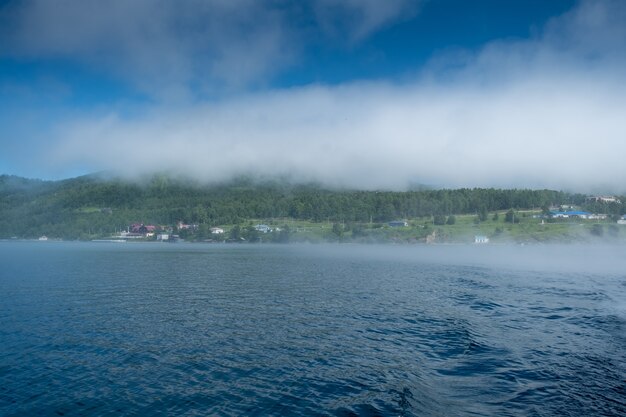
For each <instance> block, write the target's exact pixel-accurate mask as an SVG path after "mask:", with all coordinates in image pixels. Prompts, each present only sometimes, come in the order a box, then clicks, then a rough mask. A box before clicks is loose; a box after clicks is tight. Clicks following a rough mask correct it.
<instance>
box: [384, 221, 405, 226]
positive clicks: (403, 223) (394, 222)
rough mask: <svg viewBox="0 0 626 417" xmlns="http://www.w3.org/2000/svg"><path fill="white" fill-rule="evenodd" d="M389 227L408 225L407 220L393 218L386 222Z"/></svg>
mask: <svg viewBox="0 0 626 417" xmlns="http://www.w3.org/2000/svg"><path fill="white" fill-rule="evenodd" d="M388 224H389V226H390V227H408V226H409V222H407V221H405V220H394V221H391V222H389V223H388Z"/></svg>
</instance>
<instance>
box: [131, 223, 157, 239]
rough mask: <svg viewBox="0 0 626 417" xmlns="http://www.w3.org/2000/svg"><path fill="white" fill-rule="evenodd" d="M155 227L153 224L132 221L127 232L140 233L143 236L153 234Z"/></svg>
mask: <svg viewBox="0 0 626 417" xmlns="http://www.w3.org/2000/svg"><path fill="white" fill-rule="evenodd" d="M156 229H157V227H156V226H153V225H145V224H143V223H134V224H131V225H130V227H129V234H132V235H142V236H143V237H150V236H154V232H156Z"/></svg>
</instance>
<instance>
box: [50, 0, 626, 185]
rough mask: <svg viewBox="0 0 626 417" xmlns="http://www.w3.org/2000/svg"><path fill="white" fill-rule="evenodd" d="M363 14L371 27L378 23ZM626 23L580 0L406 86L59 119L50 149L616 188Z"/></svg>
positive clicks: (129, 171)
mask: <svg viewBox="0 0 626 417" xmlns="http://www.w3.org/2000/svg"><path fill="white" fill-rule="evenodd" d="M401 3H402V2H399V3H398V4H401ZM368 10H369V9H368ZM397 10H402V9H401V8H394V9H390V11H389V13H390V14H389V16H391V17H389V19H392V18H393V16H396V15H395V14H394V13H397ZM363 16H365V17H367V16H368V14H367V13H366V12H363ZM365 17H364V18H363V19H361V20H359V22H361V24H362V25H365V26H363V28H370V29H367V30H372V29H371V27H374V26H376V25H381V24H384V22H375V21H373V22H370V23H369V26H368V25H366V24H365V23H364V22H367V19H365ZM624 20H626V4H625V3H623V2H619V1H588V2H582V3H580V4H579V5H578V6H577V7H576V8H575V9H573V10H572V11H571V12H569V13H567V14H565V15H563V16H560V17H558V18H555V19H553V20H552V21H551V22H549V24H548V25H547V26H546V27H545V28H544V29H543V30H542V31H541V33H540V34H539V35H537V36H536V37H534V38H532V39H529V40H505V41H498V42H493V43H491V44H488V45H486V46H485V47H484V48H483V49H482V50H481V51H479V52H477V53H458V52H457V53H453V54H450V53H448V54H445V55H440V56H438V57H436V58H434V59H433V60H432V61H431V63H430V65H428V66H427V67H426V69H424V70H423V71H421V72H420V73H419V74H416V75H415V76H414V78H413V79H412V80H411V81H407V82H405V83H403V84H397V83H389V82H354V83H350V84H345V85H338V86H325V85H313V86H307V87H302V88H296V89H289V90H274V91H264V92H258V93H254V94H248V95H245V96H241V95H240V96H237V97H235V98H231V99H228V100H220V101H215V102H194V103H193V104H186V105H183V106H181V105H178V106H173V105H167V104H158V105H155V106H153V107H152V108H150V109H144V110H143V111H141V112H140V114H139V115H134V116H124V115H121V114H116V113H110V114H95V115H88V116H84V117H82V118H80V119H73V120H71V121H60V122H59V123H58V125H57V129H56V131H55V132H54V134H53V139H52V144H51V145H50V147H49V149H47V150H46V153H45V160H46V161H47V162H48V163H49V164H50V165H54V166H65V165H67V166H72V165H78V164H80V165H83V166H90V167H94V169H103V170H104V169H106V170H116V171H119V172H122V173H124V174H126V175H129V176H134V175H140V174H143V173H146V172H151V171H174V172H177V173H180V174H183V175H189V176H192V177H194V178H198V179H201V180H204V181H219V180H224V179H228V178H229V177H231V176H233V175H238V174H253V175H265V176H272V175H288V176H291V177H292V178H293V179H294V180H296V181H298V180H316V181H321V182H324V183H326V184H329V185H335V186H347V187H357V188H366V189H375V188H389V189H403V188H405V187H407V186H408V185H409V184H411V183H421V184H429V185H432V186H443V187H462V186H468V187H473V186H498V187H550V188H558V189H561V188H567V189H574V190H581V191H587V190H589V191H591V190H594V189H602V190H616V191H624V190H625V189H626V187H624V185H623V178H626V164H624V162H623V155H625V154H626V140H624V139H625V138H626V122H625V121H624V115H625V114H626V94H625V93H626V91H625V90H626V82H625V81H626V74H625V72H624V68H626V51H625V49H624V48H623V46H624V45H626V27H624V25H623V22H624ZM361 30H362V31H365V32H363V33H366V32H367V30H366V29H361ZM359 33H360V32H359V30H358V29H354V32H353V37H355V38H358V36H363V35H359ZM270 43H271V42H270ZM160 103H167V101H161V102H160Z"/></svg>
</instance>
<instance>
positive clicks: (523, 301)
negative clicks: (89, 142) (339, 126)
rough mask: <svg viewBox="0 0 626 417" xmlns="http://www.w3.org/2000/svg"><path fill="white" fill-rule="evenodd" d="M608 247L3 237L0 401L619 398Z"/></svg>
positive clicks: (558, 408) (55, 409)
mask: <svg viewBox="0 0 626 417" xmlns="http://www.w3.org/2000/svg"><path fill="white" fill-rule="evenodd" d="M618 252H622V248H584V247H575V246H573V247H533V248H527V247H525V248H519V247H518V248H496V247H493V248H491V247H480V248H477V247H452V246H450V247H435V248H432V247H422V246H418V247H389V246H387V247H376V246H375V247H372V246H369V247H361V246H348V245H346V246H342V245H328V246H314V245H299V246H269V245H262V246H252V245H241V246H238V245H232V246H221V245H191V244H180V245H167V244H162V245H159V244H126V245H119V244H87V243H81V244H78V243H56V242H46V243H40V242H31V243H24V242H22V243H20V242H17V243H13V242H11V243H0V265H2V268H1V270H0V415H7V416H13V415H15V416H18V415H67V416H73V415H76V416H78V415H199V416H204V415H248V414H250V415H329V414H330V415H345V416H350V415H371V416H375V415H393V416H397V415H402V416H423V415H433V416H439V415H441V416H449V415H501V416H507V415H540V416H543V415H545V416H552V415H580V416H587V415H624V414H625V413H626V400H625V398H626V383H625V382H624V381H625V380H626V365H625V364H626V353H625V350H624V346H625V342H626V332H625V329H626V327H625V324H626V323H625V322H626V315H625V314H624V307H623V306H624V301H623V300H626V268H625V267H626V262H625V261H623V260H621V257H618V256H615V255H616V253H618Z"/></svg>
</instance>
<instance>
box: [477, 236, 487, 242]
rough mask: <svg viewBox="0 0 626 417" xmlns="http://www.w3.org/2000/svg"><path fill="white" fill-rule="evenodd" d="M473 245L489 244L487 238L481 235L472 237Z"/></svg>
mask: <svg viewBox="0 0 626 417" xmlns="http://www.w3.org/2000/svg"><path fill="white" fill-rule="evenodd" d="M474 243H489V238H488V237H487V236H483V235H476V236H474Z"/></svg>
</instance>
